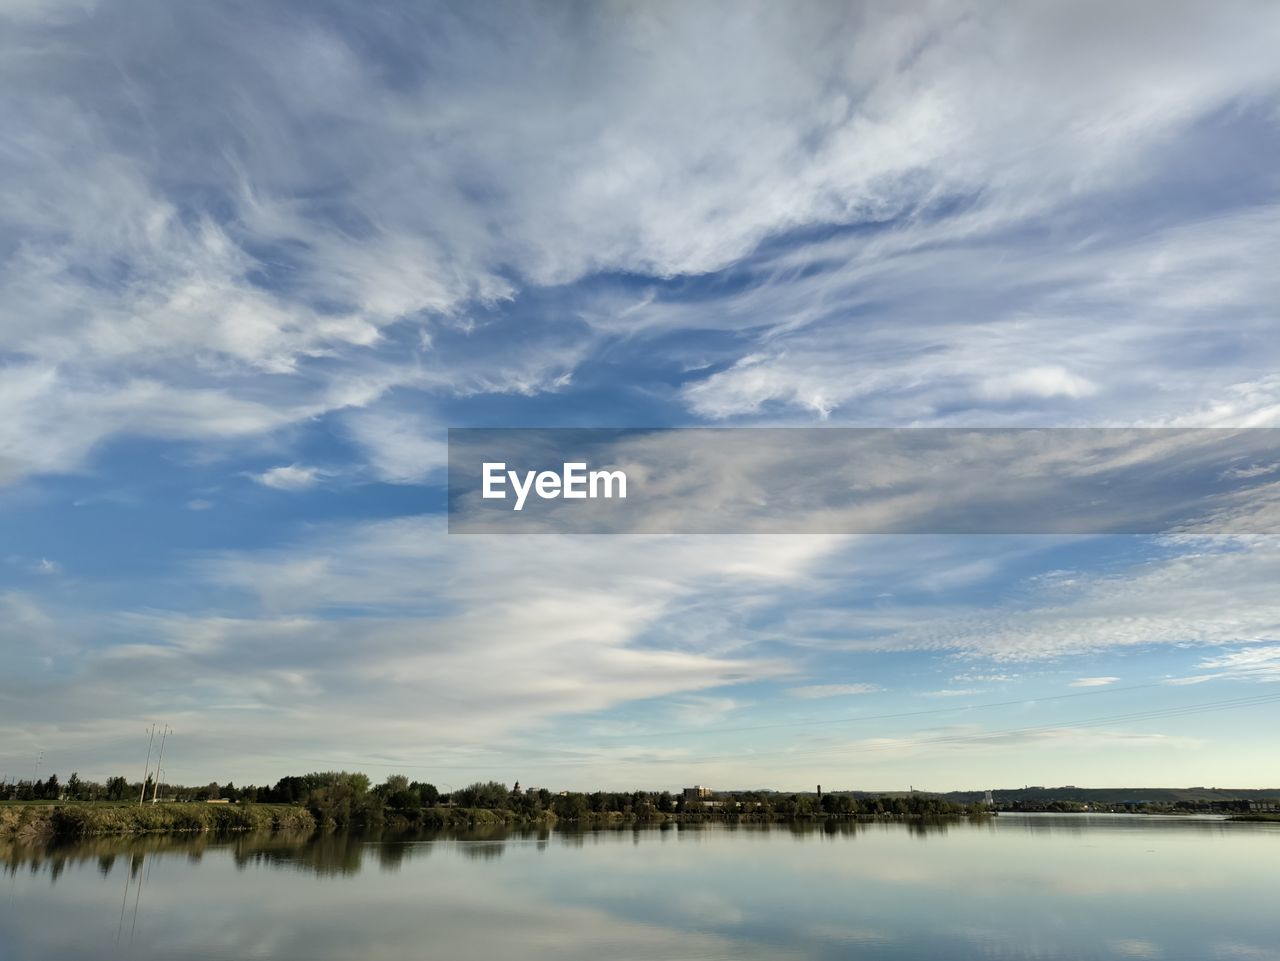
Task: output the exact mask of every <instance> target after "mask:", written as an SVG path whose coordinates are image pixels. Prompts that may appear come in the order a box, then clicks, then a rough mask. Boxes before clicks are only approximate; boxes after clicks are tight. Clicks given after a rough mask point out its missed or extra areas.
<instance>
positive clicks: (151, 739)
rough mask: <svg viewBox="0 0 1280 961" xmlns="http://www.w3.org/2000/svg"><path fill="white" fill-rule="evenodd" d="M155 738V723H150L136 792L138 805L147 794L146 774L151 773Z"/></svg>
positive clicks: (140, 804)
mask: <svg viewBox="0 0 1280 961" xmlns="http://www.w3.org/2000/svg"><path fill="white" fill-rule="evenodd" d="M155 739H156V725H155V722H154V721H153V722H152V723H151V737H149V738H148V739H147V766H146V767H145V768H143V771H142V790H141V791H139V792H138V806H139V807H141V806H142V802H143V800H144V799H145V798H146V796H147V775H148V774H150V773H151V745H152V743H153V742H154V741H155Z"/></svg>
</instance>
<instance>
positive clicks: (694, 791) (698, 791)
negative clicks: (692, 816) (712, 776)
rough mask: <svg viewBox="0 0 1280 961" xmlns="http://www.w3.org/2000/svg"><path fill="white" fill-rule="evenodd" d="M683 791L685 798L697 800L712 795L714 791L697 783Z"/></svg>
mask: <svg viewBox="0 0 1280 961" xmlns="http://www.w3.org/2000/svg"><path fill="white" fill-rule="evenodd" d="M681 793H682V794H683V795H684V799H685V800H686V801H697V800H700V799H702V798H709V797H711V795H712V793H713V792H712V790H711V788H709V787H703V786H702V785H701V784H695V785H694V786H693V787H687V788H685V789H684V791H683V792H681Z"/></svg>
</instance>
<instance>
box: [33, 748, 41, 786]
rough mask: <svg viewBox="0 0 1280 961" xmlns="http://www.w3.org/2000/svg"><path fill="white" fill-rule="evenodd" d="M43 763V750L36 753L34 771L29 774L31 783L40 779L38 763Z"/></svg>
mask: <svg viewBox="0 0 1280 961" xmlns="http://www.w3.org/2000/svg"><path fill="white" fill-rule="evenodd" d="M43 763H44V751H41V752H40V753H39V754H38V755H36V772H35V774H33V775H31V783H32V784H33V785H34V784H36V783H37V782H39V780H40V765H41V764H43Z"/></svg>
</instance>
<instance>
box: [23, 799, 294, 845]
mask: <svg viewBox="0 0 1280 961" xmlns="http://www.w3.org/2000/svg"><path fill="white" fill-rule="evenodd" d="M315 826H316V824H315V819H314V818H313V817H312V816H311V813H310V812H309V811H308V810H307V809H306V808H302V807H295V806H294V805H289V804H200V803H190V804H142V805H139V804H138V803H137V802H136V801H135V802H133V803H132V804H130V803H128V802H121V801H114V802H112V801H106V802H103V801H91V802H77V801H63V802H54V801H45V802H23V803H11V804H5V805H3V806H0V837H17V838H35V837H88V836H90V835H95V834H149V833H153V832H161V833H173V832H201V833H204V832H210V833H222V832H230V831H277V830H313V829H314V828H315Z"/></svg>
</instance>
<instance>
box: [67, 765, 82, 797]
mask: <svg viewBox="0 0 1280 961" xmlns="http://www.w3.org/2000/svg"><path fill="white" fill-rule="evenodd" d="M83 794H84V784H83V783H82V782H81V780H80V775H79V774H77V773H76V772H75V771H72V772H71V777H69V778H67V797H68V798H70V799H71V800H72V801H79V800H82V795H83Z"/></svg>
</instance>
